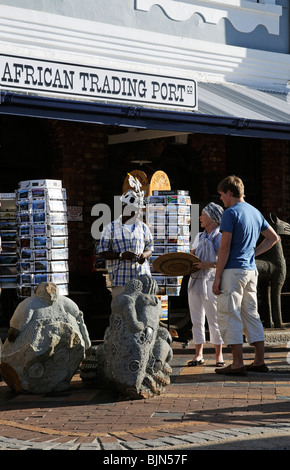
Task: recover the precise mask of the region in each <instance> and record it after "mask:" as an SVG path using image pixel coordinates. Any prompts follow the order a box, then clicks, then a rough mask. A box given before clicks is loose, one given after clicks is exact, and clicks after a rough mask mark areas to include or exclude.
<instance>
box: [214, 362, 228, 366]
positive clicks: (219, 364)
mask: <svg viewBox="0 0 290 470" xmlns="http://www.w3.org/2000/svg"><path fill="white" fill-rule="evenodd" d="M225 364H226V363H225V362H217V363H216V367H224V366H225Z"/></svg>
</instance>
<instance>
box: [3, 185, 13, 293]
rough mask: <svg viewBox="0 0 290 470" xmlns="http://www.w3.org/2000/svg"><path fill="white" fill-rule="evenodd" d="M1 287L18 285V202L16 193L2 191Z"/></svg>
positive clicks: (10, 287)
mask: <svg viewBox="0 0 290 470" xmlns="http://www.w3.org/2000/svg"><path fill="white" fill-rule="evenodd" d="M0 202H1V206H0V237H1V245H2V251H1V252H0V289H15V288H16V286H17V255H16V237H17V226H16V202H15V193H0Z"/></svg>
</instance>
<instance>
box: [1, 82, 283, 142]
mask: <svg viewBox="0 0 290 470" xmlns="http://www.w3.org/2000/svg"><path fill="white" fill-rule="evenodd" d="M198 102H199V105H198V108H199V110H198V111H197V112H192V113H188V112H178V111H171V110H166V109H153V108H143V107H134V106H130V105H125V106H124V105H118V104H108V103H97V102H87V101H76V100H68V99H54V98H50V97H44V96H32V95H25V94H23V95H22V94H16V93H11V92H1V105H0V114H6V115H14V116H29V117H34V118H46V119H60V120H67V121H77V122H85V123H94V124H102V125H110V126H123V127H134V128H137V129H151V130H156V129H157V130H164V131H172V132H184V133H206V134H223V135H239V136H245V137H257V138H263V137H265V138H274V139H286V140H290V104H288V102H287V94H286V93H275V92H264V91H258V90H254V89H252V88H248V87H244V86H239V85H230V84H227V85H225V84H212V83H199V85H198Z"/></svg>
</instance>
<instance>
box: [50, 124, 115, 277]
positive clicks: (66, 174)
mask: <svg viewBox="0 0 290 470" xmlns="http://www.w3.org/2000/svg"><path fill="white" fill-rule="evenodd" d="M47 127H48V129H47V130H48V132H49V134H50V137H51V142H52V145H53V148H54V161H53V162H52V172H53V174H54V178H55V179H61V180H62V184H63V187H64V188H65V189H66V191H67V205H68V206H78V207H80V208H81V210H82V221H71V222H69V223H68V229H69V267H70V273H71V274H74V273H76V274H87V273H88V272H89V271H90V262H91V260H90V256H91V254H92V250H93V244H94V240H93V239H92V237H91V225H92V222H93V218H92V216H91V209H92V207H93V206H94V205H95V204H97V203H98V202H99V201H100V195H101V192H102V186H100V184H99V183H98V181H99V174H100V172H102V171H103V170H104V168H105V166H106V153H107V131H106V130H104V128H103V127H102V126H96V125H90V124H83V123H75V122H67V121H49V122H48V123H47Z"/></svg>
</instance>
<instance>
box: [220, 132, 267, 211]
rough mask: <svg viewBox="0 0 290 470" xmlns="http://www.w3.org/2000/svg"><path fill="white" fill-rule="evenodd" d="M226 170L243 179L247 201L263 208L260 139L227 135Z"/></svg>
mask: <svg viewBox="0 0 290 470" xmlns="http://www.w3.org/2000/svg"><path fill="white" fill-rule="evenodd" d="M226 172H227V175H236V176H239V177H240V178H241V179H242V180H243V182H244V185H245V194H246V201H247V202H248V203H250V204H252V205H253V206H255V207H257V209H261V203H262V200H261V198H262V195H261V151H260V139H251V138H246V137H236V136H235V137H231V136H229V137H227V139H226Z"/></svg>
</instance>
